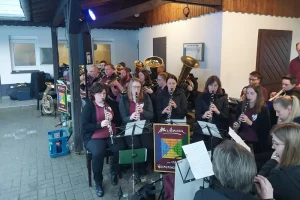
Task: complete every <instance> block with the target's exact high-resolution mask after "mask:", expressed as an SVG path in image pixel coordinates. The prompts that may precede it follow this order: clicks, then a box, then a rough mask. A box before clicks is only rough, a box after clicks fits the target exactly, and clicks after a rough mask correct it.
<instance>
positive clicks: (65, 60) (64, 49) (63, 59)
mask: <svg viewBox="0 0 300 200" xmlns="http://www.w3.org/2000/svg"><path fill="white" fill-rule="evenodd" d="M58 63H59V66H62V65H63V64H67V65H69V48H68V44H67V42H66V41H59V42H58Z"/></svg>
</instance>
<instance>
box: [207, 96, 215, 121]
mask: <svg viewBox="0 0 300 200" xmlns="http://www.w3.org/2000/svg"><path fill="white" fill-rule="evenodd" d="M214 96H215V95H214V93H211V94H210V103H209V111H211V117H210V118H208V122H209V123H211V122H212V120H213V117H212V116H213V112H212V110H211V108H210V106H211V104H213V103H214V100H215V99H214Z"/></svg>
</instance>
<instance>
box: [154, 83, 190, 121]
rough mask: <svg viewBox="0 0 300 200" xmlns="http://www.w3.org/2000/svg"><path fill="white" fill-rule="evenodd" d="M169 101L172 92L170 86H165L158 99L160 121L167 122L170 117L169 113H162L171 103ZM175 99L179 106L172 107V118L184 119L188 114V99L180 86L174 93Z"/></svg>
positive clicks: (157, 113)
mask: <svg viewBox="0 0 300 200" xmlns="http://www.w3.org/2000/svg"><path fill="white" fill-rule="evenodd" d="M169 101H170V94H169V92H168V87H165V88H164V90H163V91H162V92H161V93H160V95H159V96H158V97H157V99H156V116H157V118H158V122H160V123H163V122H165V121H166V120H167V118H168V115H167V114H162V113H161V112H162V111H163V110H164V109H165V108H166V107H167V106H168V105H169ZM173 101H174V102H175V103H176V105H177V107H176V108H172V115H171V119H183V118H184V117H185V115H186V114H187V100H186V96H185V94H184V93H183V91H181V90H180V89H179V88H176V89H175V91H174V93H173Z"/></svg>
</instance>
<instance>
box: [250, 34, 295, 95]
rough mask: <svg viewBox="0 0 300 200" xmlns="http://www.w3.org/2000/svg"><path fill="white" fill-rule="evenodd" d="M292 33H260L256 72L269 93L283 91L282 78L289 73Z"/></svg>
mask: <svg viewBox="0 0 300 200" xmlns="http://www.w3.org/2000/svg"><path fill="white" fill-rule="evenodd" d="M292 33H293V32H292V31H284V30H264V29H260V30H259V32H258V42H257V58H256V70H257V71H258V72H259V73H260V74H261V75H262V77H263V78H262V82H261V84H262V85H263V86H264V87H265V88H267V90H268V91H269V93H270V92H278V91H280V90H281V78H282V77H283V76H285V75H286V74H287V73H288V66H289V62H290V53H291V43H292Z"/></svg>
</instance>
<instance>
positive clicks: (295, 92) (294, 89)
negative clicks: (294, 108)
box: [285, 87, 300, 100]
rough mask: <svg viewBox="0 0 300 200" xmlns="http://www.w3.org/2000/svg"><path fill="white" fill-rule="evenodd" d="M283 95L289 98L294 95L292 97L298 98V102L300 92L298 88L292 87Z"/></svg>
mask: <svg viewBox="0 0 300 200" xmlns="http://www.w3.org/2000/svg"><path fill="white" fill-rule="evenodd" d="M285 95H289V96H292V95H294V96H296V97H298V99H299V100H300V90H299V88H298V87H294V88H293V89H291V90H289V91H286V92H285Z"/></svg>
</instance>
